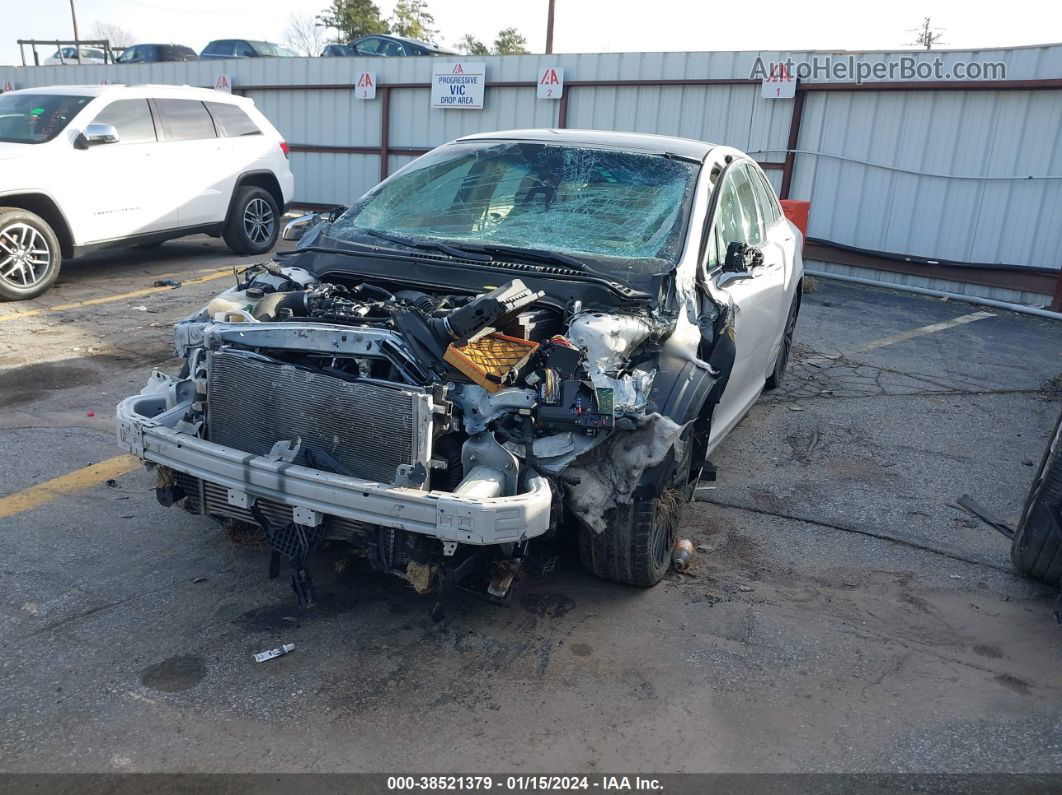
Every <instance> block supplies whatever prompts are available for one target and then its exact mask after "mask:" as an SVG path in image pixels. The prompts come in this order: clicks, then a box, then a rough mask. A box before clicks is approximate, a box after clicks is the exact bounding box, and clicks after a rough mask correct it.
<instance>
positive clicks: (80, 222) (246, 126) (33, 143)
mask: <svg viewBox="0 0 1062 795" xmlns="http://www.w3.org/2000/svg"><path fill="white" fill-rule="evenodd" d="M293 183H294V179H293V177H292V175H291V169H290V168H289V167H288V145H287V144H286V143H285V142H284V140H283V139H282V138H281V136H280V133H278V132H277V131H276V129H275V128H274V127H273V125H271V124H270V123H269V122H268V121H267V120H266V118H265V116H263V115H262V114H261V113H260V112H259V111H258V110H257V109H256V108H255V107H254V103H253V102H252V101H251V100H249V99H245V98H242V97H235V96H231V95H229V94H223V93H220V92H216V91H212V90H209V89H200V88H188V87H177V86H48V87H44V88H31V89H24V90H21V91H10V92H7V93H5V94H2V95H0V300H3V299H6V300H18V299H25V298H33V297H35V296H37V295H40V294H41V293H43V292H44V291H45V290H47V289H48V288H49V287H50V286H51V284H52V283H53V282H54V281H55V278H56V276H58V274H59V266H60V264H61V262H62V258H63V257H74V256H79V255H81V254H85V253H88V252H90V251H94V250H98V249H101V248H108V247H112V246H122V245H148V246H149V245H158V244H159V243H162V242H163V241H165V240H170V239H172V238H176V237H183V236H184V235H190V234H199V233H207V234H211V235H214V236H223V237H224V238H225V242H226V243H227V244H228V246H229V248H231V249H232V250H233V251H235V252H236V253H237V254H262V253H264V252H266V251H269V250H270V249H272V248H273V246H274V245H275V244H276V240H277V233H278V230H279V222H280V216H281V213H282V212H283V211H284V210H285V209H287V207H288V205H289V204H290V203H291V199H292V191H293Z"/></svg>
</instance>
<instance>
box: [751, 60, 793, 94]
mask: <svg viewBox="0 0 1062 795" xmlns="http://www.w3.org/2000/svg"><path fill="white" fill-rule="evenodd" d="M796 83H797V81H796V75H794V74H793V72H792V70H791V69H787V68H786V65H785V64H781V63H773V64H771V69H770V71H769V72H768V73H767V76H766V77H764V78H763V87H762V88H761V89H760V96H762V97H763V98H764V99H792V98H793V97H795V96H796Z"/></svg>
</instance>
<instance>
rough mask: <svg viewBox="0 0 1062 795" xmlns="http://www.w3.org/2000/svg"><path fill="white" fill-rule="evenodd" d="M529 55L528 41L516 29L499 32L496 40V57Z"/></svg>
mask: <svg viewBox="0 0 1062 795" xmlns="http://www.w3.org/2000/svg"><path fill="white" fill-rule="evenodd" d="M526 53H527V39H526V38H524V34H522V33H521V32H520V31H518V30H517V29H516V28H505V30H502V31H499V32H498V37H497V38H496V39H494V54H495V55H525V54H526Z"/></svg>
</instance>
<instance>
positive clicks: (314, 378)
mask: <svg viewBox="0 0 1062 795" xmlns="http://www.w3.org/2000/svg"><path fill="white" fill-rule="evenodd" d="M208 374H209V382H208V397H207V400H208V403H207V433H208V435H209V438H210V441H212V442H216V443H218V444H223V445H225V446H226V447H232V448H235V449H237V450H242V451H244V452H247V453H254V454H256V455H268V454H269V452H270V451H271V450H272V449H273V445H274V444H275V443H276V442H278V441H281V440H285V439H287V440H295V439H301V441H302V448H301V450H300V451H299V454H298V457H297V458H296V459H295V462H294V463H297V464H301V465H303V466H308V465H310V462H309V461H308V459H307V453H308V451H324V452H327V453H328V454H330V455H331V456H332V457H333V458H335V459H336V460H337V461H338V462H339V463H340V464H342V465H343V467H344V468H345V469H346V470H347V471H348V472H349V474H352V475H354V476H355V477H360V478H365V479H366V480H373V481H376V482H379V483H393V482H395V476H396V469H397V467H399V466H400V465H416V464H417V463H421V464H423V465H424V467H425V468H427V467H428V466H429V464H430V456H431V445H430V439H431V398H430V396H429V395H427V394H426V393H424V392H423V391H422V390H418V389H416V388H412V387H403V386H401V385H398V384H395V385H390V384H380V383H374V382H372V383H371V382H365V381H359V382H350V381H344V380H342V379H339V378H336V377H334V376H330V375H325V374H323V373H318V372H313V371H310V370H306V369H302V368H299V367H296V366H294V365H290V364H285V363H282V362H278V361H275V360H272V359H267V358H265V357H261V356H258V355H256V354H251V353H245V352H241V351H235V350H226V349H222V350H220V351H213V352H211V354H210V357H209V360H208Z"/></svg>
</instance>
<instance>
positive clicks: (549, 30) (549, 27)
mask: <svg viewBox="0 0 1062 795" xmlns="http://www.w3.org/2000/svg"><path fill="white" fill-rule="evenodd" d="M70 2H71V3H73V2H74V0H70ZM554 2H555V0H549V9H548V10H547V11H546V54H547V55H548V54H550V53H551V52H553V4H554Z"/></svg>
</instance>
